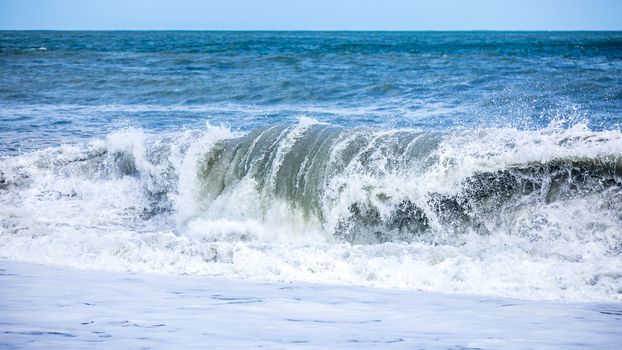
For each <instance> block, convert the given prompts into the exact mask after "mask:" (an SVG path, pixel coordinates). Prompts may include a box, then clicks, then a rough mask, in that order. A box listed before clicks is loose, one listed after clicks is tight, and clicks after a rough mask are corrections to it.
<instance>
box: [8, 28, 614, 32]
mask: <svg viewBox="0 0 622 350" xmlns="http://www.w3.org/2000/svg"><path fill="white" fill-rule="evenodd" d="M0 31H7V32H8V31H13V32H27V31H37V32H44V31H46V32H622V28H620V29H168V28H167V29H83V28H76V29H42V28H36V29H31V28H29V29H8V28H0Z"/></svg>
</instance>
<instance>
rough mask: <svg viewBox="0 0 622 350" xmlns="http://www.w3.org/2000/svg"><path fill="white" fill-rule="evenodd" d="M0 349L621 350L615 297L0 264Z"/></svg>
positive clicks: (621, 310)
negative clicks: (485, 293)
mask: <svg viewBox="0 0 622 350" xmlns="http://www.w3.org/2000/svg"><path fill="white" fill-rule="evenodd" d="M0 268H1V271H0V295H1V296H2V301H1V302H0V303H1V307H2V310H3V312H2V314H1V315H0V322H1V326H0V327H1V328H0V329H1V332H0V347H2V348H6V349H11V348H28V349H49V348H72V349H82V348H103V347H105V348H138V347H140V348H179V347H181V348H206V347H207V348H227V349H242V348H244V349H247V348H259V347H260V348H267V349H284V348H286V349H296V348H305V349H314V348H317V349H320V348H322V349H325V348H342V349H350V348H357V349H360V348H378V347H382V348H395V349H413V348H416V349H419V348H421V349H529V348H538V349H562V348H563V349H617V348H619V344H620V343H621V342H622V334H621V333H620V331H619V330H620V327H621V326H622V304H621V303H619V302H617V303H553V302H542V301H525V300H520V299H507V298H487V297H477V296H463V295H447V294H439V293H422V292H414V291H399V290H385V289H368V288H361V287H352V286H338V285H325V284H321V285H318V284H306V283H285V284H284V283H256V282H255V283H253V282H242V281H231V280H225V279H219V278H210V277H200V276H171V275H161V274H144V273H142V274H129V273H110V272H102V271H76V270H66V269H58V268H51V267H45V266H40V265H30V264H23V263H9V262H2V263H0Z"/></svg>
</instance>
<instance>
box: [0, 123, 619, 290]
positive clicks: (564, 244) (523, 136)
mask: <svg viewBox="0 0 622 350" xmlns="http://www.w3.org/2000/svg"><path fill="white" fill-rule="evenodd" d="M621 203H622V134H621V133H620V132H619V131H615V130H612V131H600V132H593V131H590V130H589V129H588V128H587V127H586V126H585V125H582V124H577V125H575V126H573V127H571V128H560V127H557V126H556V125H551V126H549V127H548V128H546V129H543V130H537V131H524V130H523V131H520V130H516V129H509V128H508V129H461V130H449V131H443V132H434V131H424V130H412V129H396V130H385V129H375V128H367V127H360V128H343V127H337V126H334V125H330V124H324V123H319V122H317V121H315V120H313V119H308V118H302V119H301V120H300V122H299V123H298V124H296V125H272V126H269V127H265V128H261V129H257V130H254V131H251V132H249V133H246V134H240V133H235V132H231V131H230V130H227V129H225V128H218V127H211V126H208V127H207V128H206V129H205V130H196V131H188V132H185V133H179V134H166V135H149V134H146V133H144V132H143V131H141V130H136V129H127V130H122V131H119V132H116V133H113V134H110V135H108V136H107V138H106V139H103V140H93V141H92V142H90V143H88V144H84V145H66V146H62V147H57V148H48V149H45V150H41V151H37V152H33V153H28V154H22V155H18V156H13V157H5V158H3V159H2V161H1V163H0V204H1V205H2V208H3V210H2V213H0V220H1V222H2V231H1V232H2V233H1V236H2V237H1V242H0V256H1V257H2V258H5V259H12V260H25V261H33V262H40V263H51V264H60V265H70V266H77V267H87V268H90V267H100V268H101V267H105V268H113V269H125V270H150V271H161V272H171V273H199V274H209V275H224V276H228V277H236V278H255V279H262V280H275V281H288V280H304V281H312V282H330V283H353V284H361V285H369V286H379V287H398V288H415V289H423V290H432V291H443V292H466V293H483V294H496V295H505V296H515V297H523V298H545V299H572V300H591V299H600V300H619V299H622V256H621V253H622V214H621V213H622V204H621Z"/></svg>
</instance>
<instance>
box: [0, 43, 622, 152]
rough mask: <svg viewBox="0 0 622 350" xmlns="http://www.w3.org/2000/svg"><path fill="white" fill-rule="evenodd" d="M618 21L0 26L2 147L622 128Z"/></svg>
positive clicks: (13, 149)
mask: <svg viewBox="0 0 622 350" xmlns="http://www.w3.org/2000/svg"><path fill="white" fill-rule="evenodd" d="M621 59H622V33H620V32H184V31H172V32H117V31H115V32H45V31H43V32H37V31H27V32H22V31H4V32H0V63H1V69H0V106H1V107H2V108H1V110H0V125H1V126H0V137H1V138H2V140H3V143H2V146H0V147H1V149H0V152H2V153H5V154H6V153H11V154H14V153H19V151H20V150H28V149H36V148H40V147H41V146H47V145H56V144H59V143H63V142H67V141H68V140H69V141H73V140H76V139H87V138H90V137H92V136H94V135H98V136H101V135H103V134H105V133H107V132H109V131H111V130H114V129H117V128H119V127H121V126H124V125H128V124H129V125H133V126H138V127H141V128H144V129H146V130H154V131H168V130H180V129H182V128H184V127H186V128H188V127H190V128H193V127H197V126H201V125H203V123H204V122H205V120H210V121H211V123H212V124H214V125H218V124H221V123H224V124H226V125H228V126H230V127H232V128H234V129H241V130H251V129H254V128H257V127H261V126H264V125H266V124H274V123H291V122H294V121H295V120H296V118H297V117H298V116H300V115H306V116H309V117H313V118H316V119H318V120H321V121H329V122H331V123H333V124H337V125H342V126H360V125H373V126H379V127H383V128H395V127H420V128H426V129H447V128H455V127H469V128H473V127H476V128H477V127H500V126H514V127H519V128H524V129H538V128H542V127H545V126H546V125H548V124H549V123H550V121H551V120H556V119H562V120H569V121H571V122H573V121H576V120H587V122H588V123H589V125H590V127H592V128H594V129H597V130H603V129H611V128H615V127H617V125H618V123H619V122H620V120H621V119H620V118H621V117H620V116H621V115H622V114H621V111H622V60H621Z"/></svg>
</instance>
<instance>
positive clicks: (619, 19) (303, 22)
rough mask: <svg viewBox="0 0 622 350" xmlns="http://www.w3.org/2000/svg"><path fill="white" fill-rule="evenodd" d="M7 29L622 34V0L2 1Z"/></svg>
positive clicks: (0, 17)
mask: <svg viewBox="0 0 622 350" xmlns="http://www.w3.org/2000/svg"><path fill="white" fill-rule="evenodd" d="M0 29H58V30H80V29H91V30H125V29H132V30H143V29H144V30H166V29H179V30H622V0H428V1H425V0H420V1H416V0H411V1H408V0H373V1H372V0H358V1H356V0H341V1H340V0H311V1H309V0H301V1H296V0H255V1H253V0H219V1H213V0H203V1H202V0H90V1H89V0H0Z"/></svg>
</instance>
